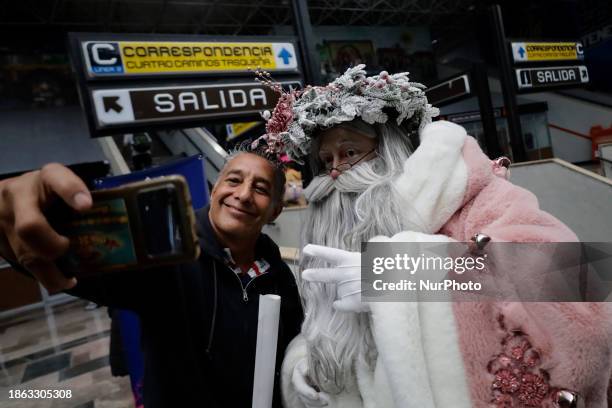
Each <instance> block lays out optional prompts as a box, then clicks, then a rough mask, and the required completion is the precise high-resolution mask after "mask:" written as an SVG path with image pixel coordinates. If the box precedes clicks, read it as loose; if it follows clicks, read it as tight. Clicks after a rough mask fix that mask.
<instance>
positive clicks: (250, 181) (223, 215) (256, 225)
mask: <svg viewBox="0 0 612 408" xmlns="http://www.w3.org/2000/svg"><path fill="white" fill-rule="evenodd" d="M274 171H275V170H274V167H273V165H272V164H271V163H270V162H269V161H267V160H266V159H264V158H263V157H260V156H257V155H255V154H251V153H241V154H239V155H237V156H235V157H234V158H233V159H231V160H230V161H229V162H228V163H227V164H226V166H225V168H224V169H223V171H222V173H221V174H220V175H219V179H218V180H217V183H216V184H215V186H214V187H213V190H212V192H211V197H210V212H209V218H210V221H211V223H212V226H213V229H214V230H215V231H216V232H217V233H218V234H220V235H222V238H233V239H240V240H242V239H249V238H256V237H257V236H258V235H259V233H260V232H261V228H262V227H263V226H264V224H266V223H268V222H270V221H272V220H273V219H274V218H276V216H277V215H278V214H279V213H280V210H281V208H282V206H280V205H277V202H276V198H277V194H279V192H277V191H275V190H274V188H275V187H274Z"/></svg>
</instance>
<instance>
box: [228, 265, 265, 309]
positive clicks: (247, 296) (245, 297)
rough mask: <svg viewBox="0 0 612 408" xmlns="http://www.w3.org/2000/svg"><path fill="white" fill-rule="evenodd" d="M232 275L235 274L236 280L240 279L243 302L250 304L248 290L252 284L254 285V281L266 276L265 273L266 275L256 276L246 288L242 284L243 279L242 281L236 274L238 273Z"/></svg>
mask: <svg viewBox="0 0 612 408" xmlns="http://www.w3.org/2000/svg"><path fill="white" fill-rule="evenodd" d="M232 273H233V274H234V276H235V277H236V279H238V283H239V284H240V288H241V289H242V300H243V301H244V302H248V301H249V295H248V293H247V289H248V288H249V285H250V284H251V283H253V281H254V280H255V279H257V278H259V277H260V276H263V275H265V273H264V274H262V275H259V276H256V277H254V278H252V279H251V280H250V281H249V283H247V285H246V286H244V285H243V284H242V279H240V276H238V275H237V274H236V272H234V271H232ZM266 273H268V272H266Z"/></svg>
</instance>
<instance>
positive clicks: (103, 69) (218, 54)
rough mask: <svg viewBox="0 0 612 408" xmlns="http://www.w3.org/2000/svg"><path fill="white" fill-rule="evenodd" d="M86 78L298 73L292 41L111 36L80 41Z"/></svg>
mask: <svg viewBox="0 0 612 408" xmlns="http://www.w3.org/2000/svg"><path fill="white" fill-rule="evenodd" d="M81 53H82V58H83V60H84V63H85V64H84V65H85V66H84V68H85V70H86V75H87V77H88V78H108V77H129V76H136V75H139V76H154V75H184V74H210V73H236V72H237V73H247V72H249V70H254V69H256V68H258V67H259V68H261V69H263V70H266V71H270V72H281V71H282V72H293V73H295V72H298V62H297V57H296V50H295V47H294V45H293V43H291V42H256V41H244V42H241V41H230V42H224V41H210V42H208V41H207V42H196V41H110V40H106V41H103V40H95V41H83V42H81Z"/></svg>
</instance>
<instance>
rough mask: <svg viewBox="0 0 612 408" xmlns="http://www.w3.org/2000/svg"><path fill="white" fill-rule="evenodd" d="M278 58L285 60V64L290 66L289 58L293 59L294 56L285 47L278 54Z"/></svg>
mask: <svg viewBox="0 0 612 408" xmlns="http://www.w3.org/2000/svg"><path fill="white" fill-rule="evenodd" d="M278 58H281V59H282V60H283V64H285V65H287V64H289V58H293V55H292V54H291V53H290V52H289V51H287V49H286V48H284V47H283V49H282V50H281V52H279V53H278Z"/></svg>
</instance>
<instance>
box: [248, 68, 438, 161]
mask: <svg viewBox="0 0 612 408" xmlns="http://www.w3.org/2000/svg"><path fill="white" fill-rule="evenodd" d="M364 68H365V65H363V64H361V65H357V66H355V67H352V68H349V69H347V70H346V72H345V73H344V74H342V75H341V76H340V77H338V78H337V79H336V80H334V81H333V82H331V83H329V84H328V85H327V86H310V85H309V86H307V87H306V88H304V89H301V90H294V89H291V90H289V91H285V90H283V88H282V86H281V85H280V84H279V83H278V82H275V81H274V80H272V78H271V76H270V74H269V73H267V72H265V71H260V70H258V71H256V76H257V77H256V79H257V81H259V82H260V83H262V84H264V85H266V86H268V87H270V88H272V89H273V90H274V91H275V92H277V93H278V94H279V95H280V97H279V100H278V102H277V104H276V107H275V108H274V110H273V111H272V113H270V111H265V112H263V113H262V117H263V118H264V119H265V120H266V133H265V134H264V135H263V136H261V137H259V138H258V139H256V140H255V141H254V142H253V143H252V144H251V148H252V149H257V150H260V151H261V150H263V151H264V152H265V153H266V154H268V155H270V156H275V157H276V158H277V160H278V161H280V162H281V163H286V162H289V161H292V160H293V161H296V162H300V159H301V158H302V157H304V156H306V155H307V154H308V151H309V149H310V144H311V141H312V137H313V134H314V132H315V131H316V130H320V129H327V128H330V127H333V126H335V125H338V124H340V123H343V122H350V121H352V120H354V119H356V118H360V119H361V120H363V121H364V122H366V123H368V124H370V125H374V124H376V123H386V122H387V120H389V118H390V115H391V116H392V117H395V120H396V122H397V124H398V125H401V124H404V125H406V124H408V128H415V129H416V128H418V129H419V130H420V129H421V128H422V127H424V126H425V125H427V124H428V123H430V122H431V119H432V118H433V117H435V116H437V115H438V114H439V110H438V109H437V108H435V107H433V106H431V105H430V104H429V103H427V97H426V96H425V92H424V91H423V89H425V86H424V85H422V84H420V83H417V82H410V81H409V79H408V73H407V72H402V73H398V74H394V75H390V74H389V73H388V72H386V71H382V72H381V73H380V74H378V75H374V76H371V77H366V71H365V69H364Z"/></svg>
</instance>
